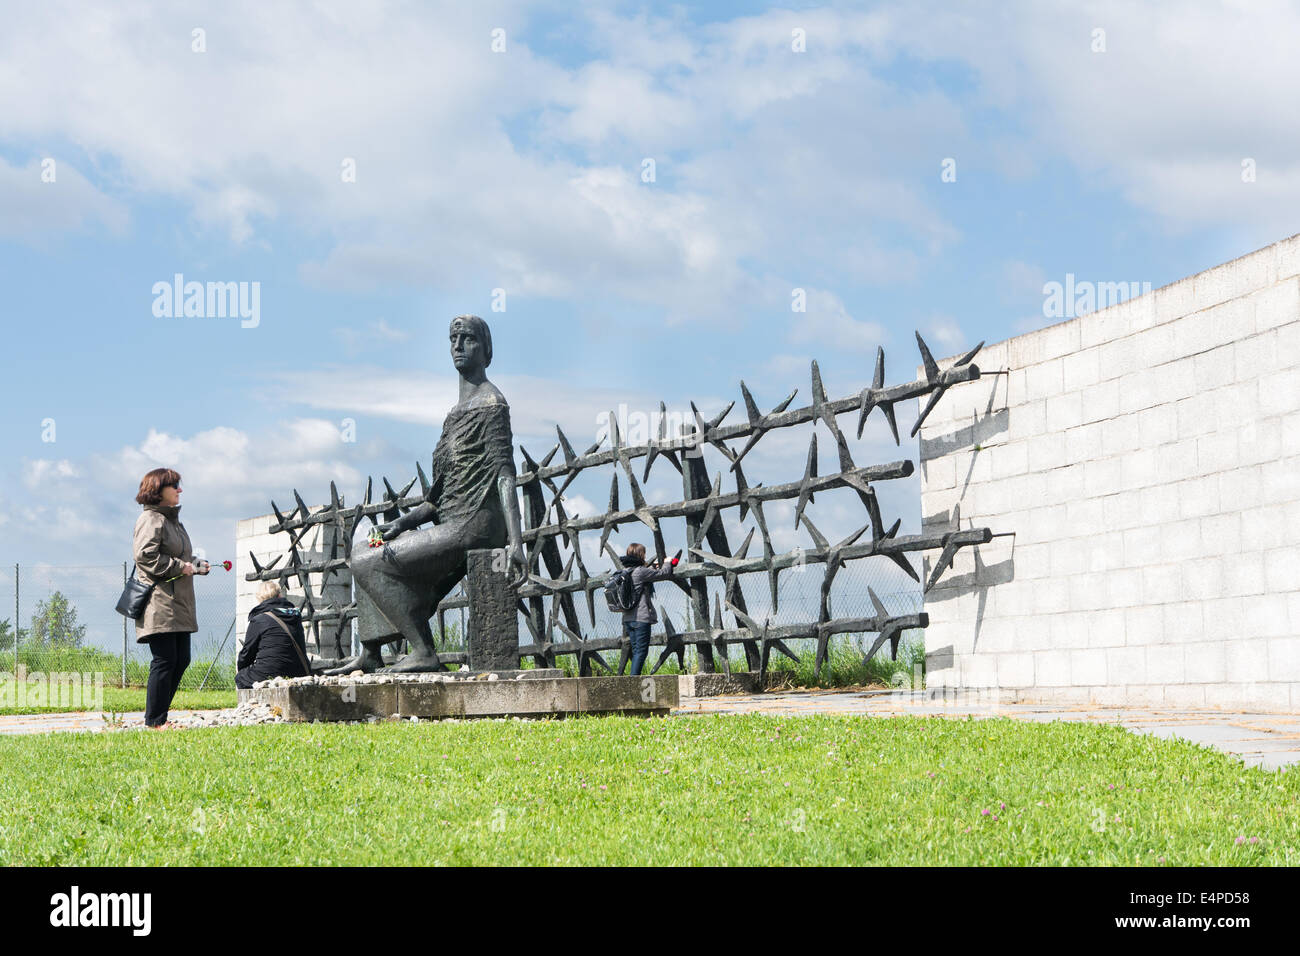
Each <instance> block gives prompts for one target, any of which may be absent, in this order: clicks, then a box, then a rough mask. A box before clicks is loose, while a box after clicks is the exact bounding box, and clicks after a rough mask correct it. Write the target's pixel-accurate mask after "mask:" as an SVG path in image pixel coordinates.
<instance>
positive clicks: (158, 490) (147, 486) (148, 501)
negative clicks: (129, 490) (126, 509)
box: [135, 468, 181, 505]
mask: <svg viewBox="0 0 1300 956" xmlns="http://www.w3.org/2000/svg"><path fill="white" fill-rule="evenodd" d="M180 485H181V475H180V472H178V471H172V469H170V468H155V469H154V470H153V471H151V472H149V474H147V475H145V476H144V477H143V478H141V479H140V491H139V492H138V493H137V494H136V496H135V500H136V502H137V503H138V504H142V505H156V504H158V502H160V501H162V490H163V489H164V488H179V487H180Z"/></svg>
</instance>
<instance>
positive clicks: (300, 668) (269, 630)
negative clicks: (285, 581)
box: [235, 581, 311, 689]
mask: <svg viewBox="0 0 1300 956" xmlns="http://www.w3.org/2000/svg"><path fill="white" fill-rule="evenodd" d="M257 600H258V602H259V603H258V604H257V606H256V607H254V608H253V609H252V610H251V611H249V612H248V632H247V633H246V634H245V635H244V646H243V648H241V649H240V651H239V659H238V660H237V661H236V666H238V668H239V670H238V671H237V672H236V673H235V686H236V687H240V688H245V689H246V688H249V687H252V686H253V683H254V682H255V681H259V680H270V679H271V678H272V677H303V676H305V675H307V674H310V673H311V666H310V664H308V662H307V638H306V636H305V635H304V634H303V630H302V615H301V614H300V613H299V612H298V609H297V608H296V607H294V606H293V604H291V603H290V602H289V599H288V598H286V597H285V596H284V592H283V591H282V590H281V589H280V585H279V583H277V582H275V581H266V582H264V583H263V584H262V586H261V587H260V588H258V589H257Z"/></svg>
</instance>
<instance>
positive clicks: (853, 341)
mask: <svg viewBox="0 0 1300 956" xmlns="http://www.w3.org/2000/svg"><path fill="white" fill-rule="evenodd" d="M806 291H807V307H808V311H807V312H803V313H800V312H792V313H791V314H790V327H789V333H788V338H789V340H790V341H791V342H793V343H795V344H798V345H806V344H813V345H817V346H819V347H821V348H828V347H829V348H832V349H836V350H839V349H848V350H850V351H866V350H868V349H870V350H874V349H875V348H876V347H877V346H879V345H881V344H882V343H883V342H884V340H885V338H886V336H887V334H888V333H886V332H885V329H884V327H883V326H881V325H878V324H877V323H875V322H864V321H861V320H859V319H855V318H853V316H851V315H849V311H848V309H847V308H845V306H844V303H843V302H841V301H840V298H839V297H838V296H837V295H835V294H834V293H832V292H827V291H825V290H823V289H811V288H810V289H808V290H806Z"/></svg>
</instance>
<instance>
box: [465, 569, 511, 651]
mask: <svg viewBox="0 0 1300 956" xmlns="http://www.w3.org/2000/svg"><path fill="white" fill-rule="evenodd" d="M468 565H469V571H468V573H467V574H466V576H465V581H466V591H467V592H468V594H469V625H468V628H467V630H468V632H469V633H468V634H467V635H466V646H467V647H468V650H469V668H470V670H472V671H494V670H509V669H511V668H516V667H518V666H519V617H518V614H519V611H518V605H519V594H518V590H517V589H516V588H514V587H511V585H510V566H509V563H508V562H507V561H506V554H505V552H504V551H502V550H500V549H489V548H483V549H480V550H476V551H471V552H469V555H468Z"/></svg>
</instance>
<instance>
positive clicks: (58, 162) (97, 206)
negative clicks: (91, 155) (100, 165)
mask: <svg viewBox="0 0 1300 956" xmlns="http://www.w3.org/2000/svg"><path fill="white" fill-rule="evenodd" d="M45 159H52V160H53V161H54V166H53V167H52V170H53V175H54V181H53V182H45V181H43V180H42V178H41V176H42V172H43V171H44V169H45V167H43V165H42V162H43V160H45ZM127 219H128V217H127V212H126V209H125V207H124V206H123V205H122V204H121V203H120V202H118V201H117V200H115V199H112V198H110V197H108V196H106V195H105V194H104V193H102V192H101V191H100V190H99V189H97V188H96V187H95V186H93V185H92V184H91V183H90V182H89V181H88V180H87V179H86V178H85V176H83V175H82V174H81V173H80V172H79V171H78V170H77V169H76V167H74V166H73V165H72V164H71V163H70V162H68V161H66V160H63V159H62V158H60V157H41V159H33V160H31V161H30V162H29V163H28V164H27V165H26V166H24V167H21V168H20V167H17V166H11V165H9V164H8V163H7V162H5V160H4V159H3V158H2V157H0V236H7V237H13V238H17V239H24V240H27V241H31V242H39V241H41V240H43V239H46V238H48V237H49V236H50V235H51V234H53V233H62V232H76V231H79V230H82V229H85V228H86V227H88V226H90V225H91V224H100V225H103V226H105V227H107V228H108V229H109V230H110V231H112V232H115V233H118V232H121V231H122V230H123V229H125V228H126V224H127Z"/></svg>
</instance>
